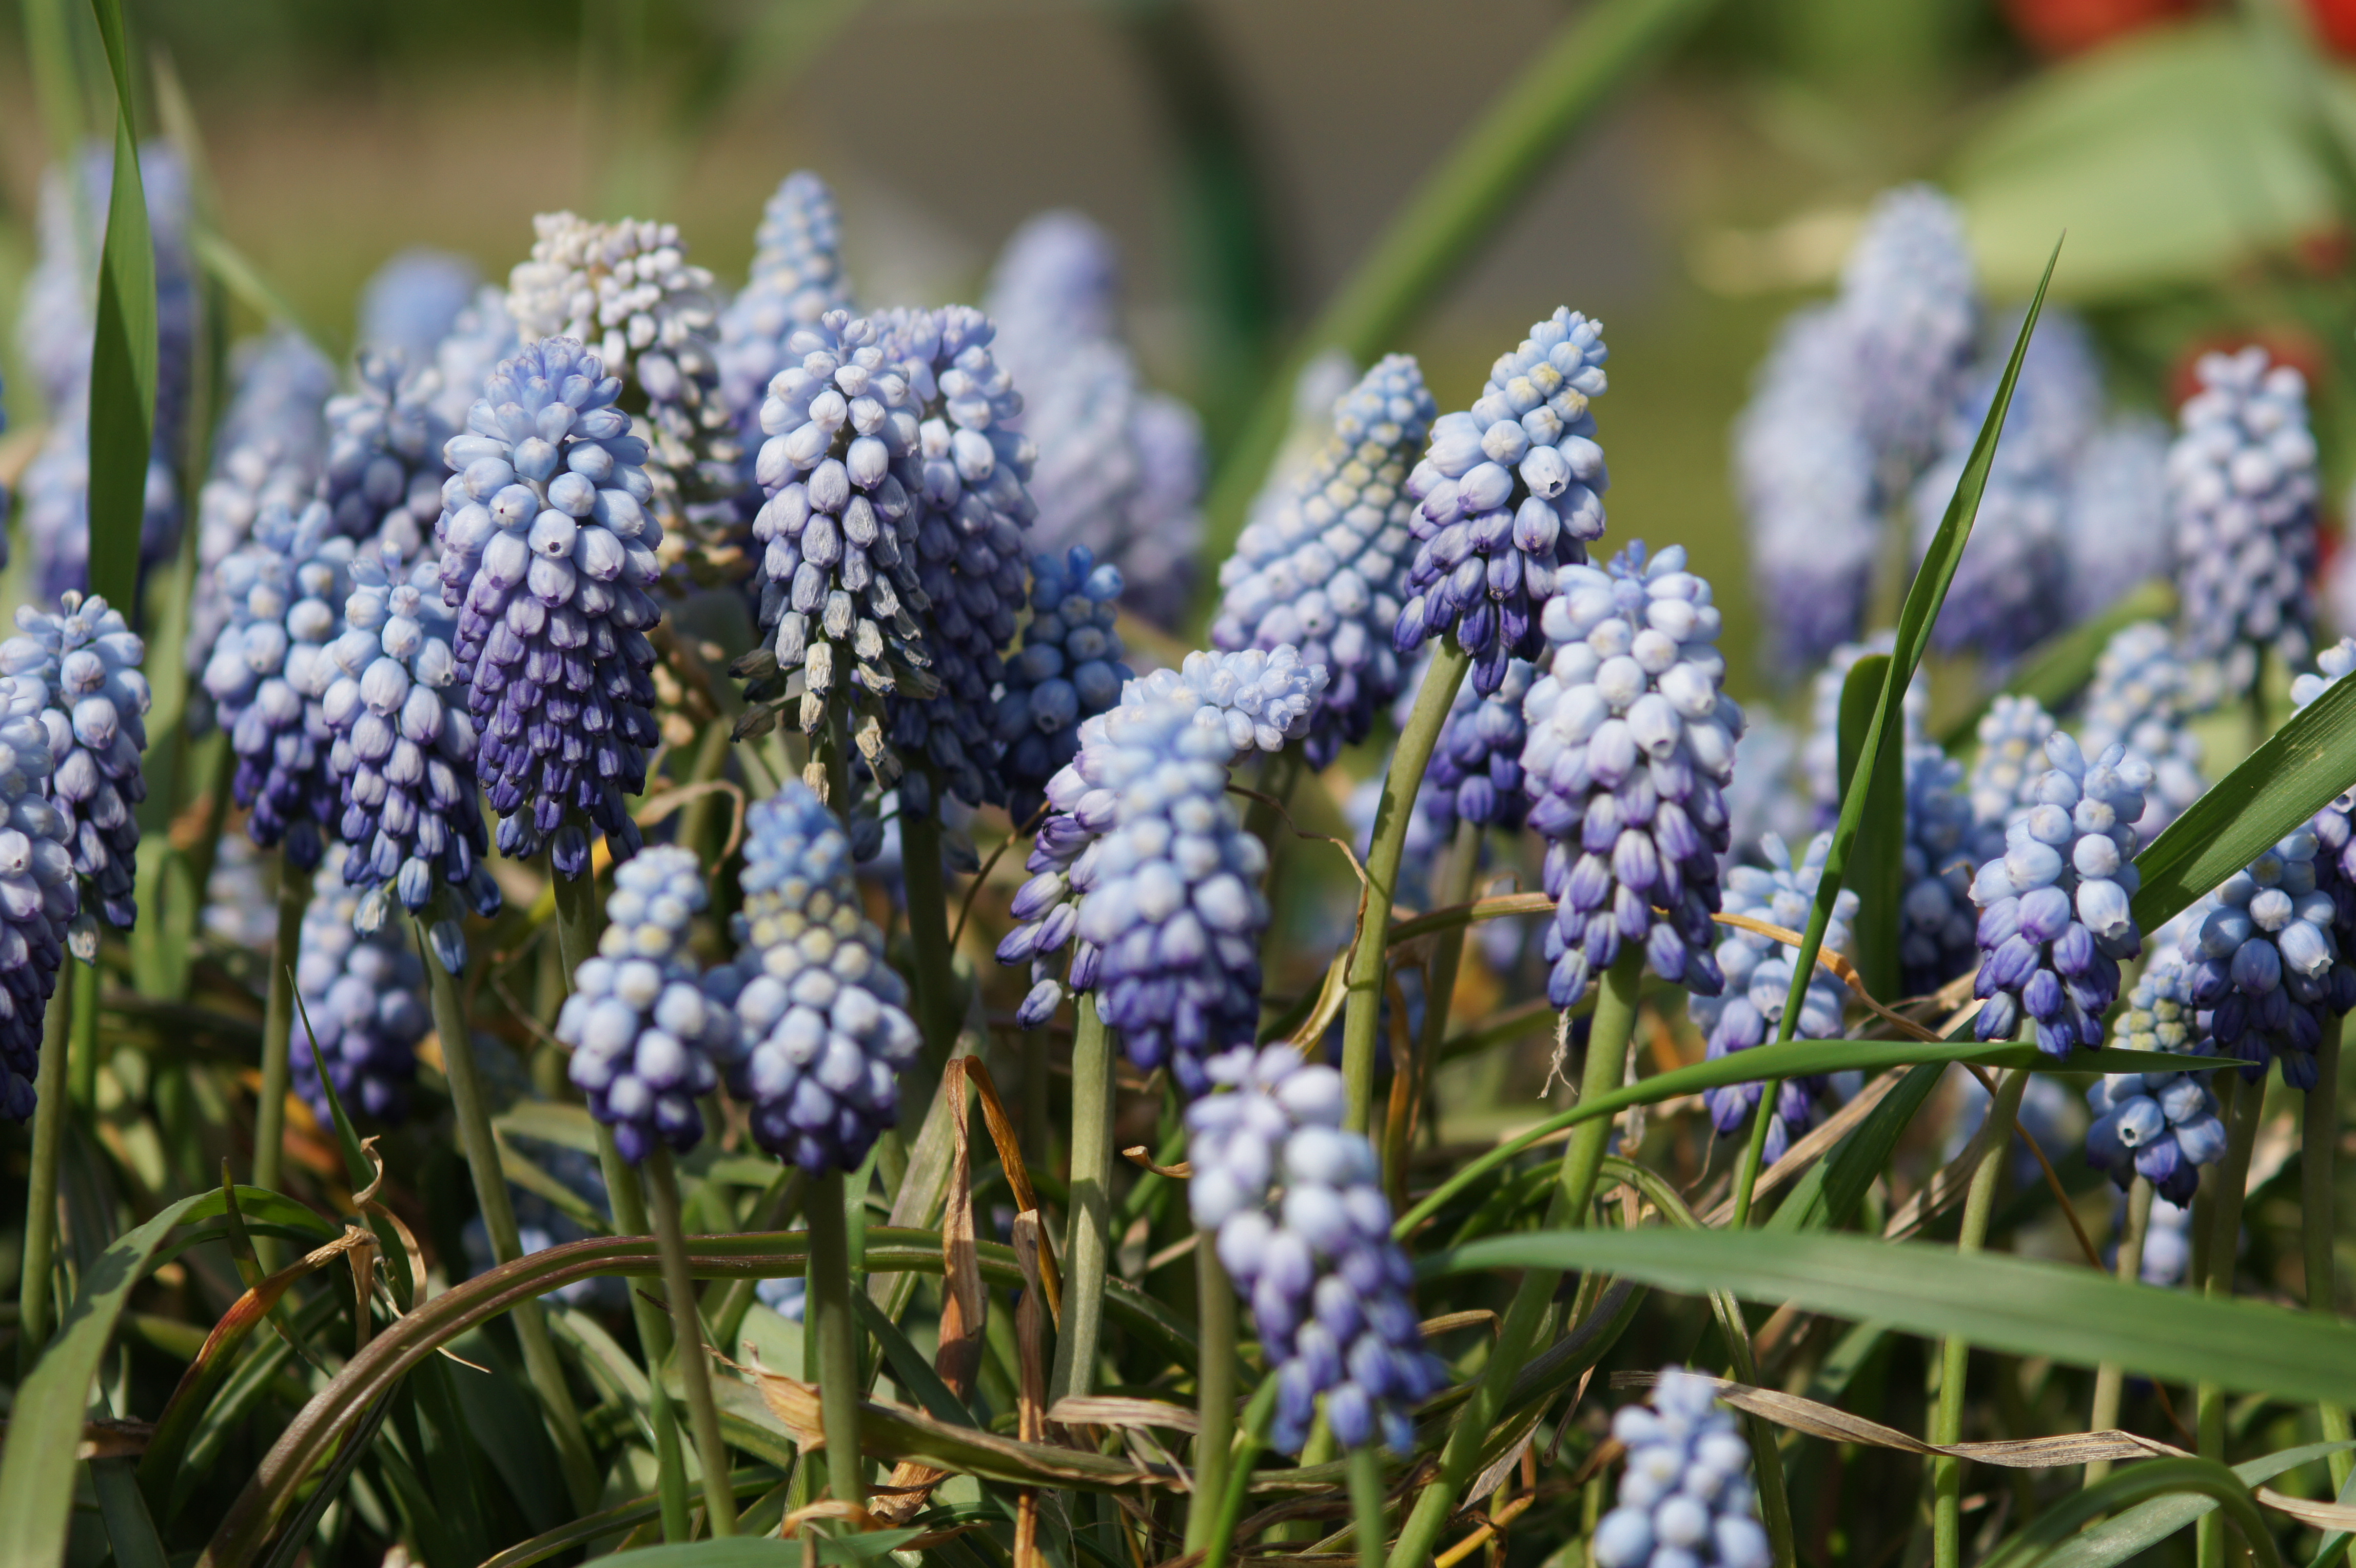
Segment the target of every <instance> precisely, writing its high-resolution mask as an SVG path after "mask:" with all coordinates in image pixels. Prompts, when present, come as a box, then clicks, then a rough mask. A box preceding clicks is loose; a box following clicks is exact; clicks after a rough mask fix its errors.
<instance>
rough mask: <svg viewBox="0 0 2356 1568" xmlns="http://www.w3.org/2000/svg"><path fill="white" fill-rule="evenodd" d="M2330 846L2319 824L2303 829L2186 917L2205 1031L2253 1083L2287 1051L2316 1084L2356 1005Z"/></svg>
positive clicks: (2285, 1066) (2287, 1073)
mask: <svg viewBox="0 0 2356 1568" xmlns="http://www.w3.org/2000/svg"><path fill="white" fill-rule="evenodd" d="M2320 849H2321V844H2320V843H2319V840H2318V838H2317V835H2316V833H2315V831H2314V830H2313V829H2312V828H2308V827H2302V828H2299V829H2297V830H2296V831H2295V832H2291V833H2289V834H2288V835H2286V837H2285V838H2284V839H2283V840H2282V841H2281V842H2280V843H2276V845H2275V847H2274V848H2272V849H2270V850H2268V851H2267V852H2266V853H2265V854H2262V855H2260V856H2258V858H2257V859H2255V860H2254V861H2252V862H2251V863H2250V864H2249V865H2248V867H2247V868H2246V869H2244V870H2242V871H2237V872H2235V873H2234V874H2233V875H2231V876H2229V877H2227V878H2226V879H2225V883H2224V886H2222V887H2220V888H2218V889H2217V890H2216V891H2215V892H2214V893H2211V894H2210V895H2209V896H2208V897H2205V898H2203V899H2202V900H2201V902H2200V903H2199V904H2197V905H2195V906H2193V908H2192V910H2191V911H2190V915H2189V917H2188V918H2186V919H2185V921H2184V930H2183V936H2182V939H2181V940H2180V941H2179V951H2180V952H2181V953H2182V955H2183V959H2184V964H2185V989H2186V992H2187V993H2188V995H2189V996H2190V999H2191V1002H2192V1004H2193V1005H2194V1006H2195V1007H2197V1008H2198V1009H2200V1014H2199V1021H2200V1027H2201V1034H2202V1036H2204V1038H2205V1039H2206V1041H2207V1043H2208V1044H2210V1045H2211V1046H2212V1047H2214V1048H2215V1049H2216V1051H2217V1052H2218V1053H2219V1054H2220V1055H2222V1056H2229V1057H2237V1058H2240V1059H2241V1061H2242V1063H2243V1067H2242V1076H2243V1077H2244V1079H2248V1080H2249V1081H2251V1082H2253V1083H2254V1082H2257V1081H2258V1080H2260V1079H2263V1078H2265V1071H2266V1064H2267V1063H2268V1062H2270V1061H2279V1062H2281V1064H2282V1074H2283V1081H2284V1082H2285V1083H2287V1084H2289V1085H2290V1086H2291V1087H2292V1088H2294V1089H2301V1090H2306V1089H2313V1088H2314V1087H2315V1081H2316V1071H2317V1069H2316V1062H2315V1047H2317V1046H2318V1045H2319V1044H2320V1043H2321V1041H2322V1039H2323V1032H2324V1030H2325V1029H2327V1028H2329V1027H2331V1026H2333V1024H2334V1020H2335V1019H2336V1018H2337V1017H2338V1016H2339V1015H2340V1014H2343V1013H2346V1012H2348V1011H2349V1010H2350V1009H2351V1008H2356V968H2351V966H2350V965H2349V964H2348V962H2347V961H2345V960H2344V959H2342V958H2341V956H2340V944H2339V940H2338V938H2337V936H2336V935H2335V933H2334V931H2333V926H2334V923H2335V917H2336V916H2337V913H2338V908H2337V905H2336V903H2335V901H2334V899H2333V897H2332V892H2331V889H2330V888H2329V887H2327V886H2319V885H2318V884H2319V878H2320V875H2325V874H2329V873H2331V872H2333V871H2335V870H2336V867H2333V866H2332V865H2330V863H2329V861H2328V860H2326V859H2323V858H2321V857H2320V855H2319V851H2320Z"/></svg>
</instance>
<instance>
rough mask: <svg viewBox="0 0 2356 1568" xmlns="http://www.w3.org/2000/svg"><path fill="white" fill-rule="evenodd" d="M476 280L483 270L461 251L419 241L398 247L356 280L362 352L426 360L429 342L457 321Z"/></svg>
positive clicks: (431, 349)
mask: <svg viewBox="0 0 2356 1568" xmlns="http://www.w3.org/2000/svg"><path fill="white" fill-rule="evenodd" d="M482 282H483V274H481V273H480V272H478V271H477V270H476V267H475V263H472V262H470V261H468V260H467V259H466V257H464V256H460V255H454V254H452V253H451V252H448V251H436V250H434V249H432V248H430V247H428V246H424V245H412V246H411V247H410V248H409V249H407V250H405V251H402V252H400V253H399V254H397V255H395V256H393V257H392V258H391V259H390V260H388V261H387V262H386V263H384V265H382V266H380V267H379V268H377V270H376V271H375V272H374V273H371V274H369V280H368V282H367V283H366V284H364V285H361V288H360V318H359V328H360V331H359V342H360V345H361V348H362V350H363V352H364V353H365V351H367V350H369V349H374V350H375V351H377V352H378V353H380V354H391V355H397V356H399V357H400V358H401V359H402V360H403V361H404V362H406V363H408V364H411V365H430V364H432V363H433V362H434V345H436V344H438V343H440V342H441V341H442V339H443V338H446V337H448V336H449V335H450V331H451V329H452V328H455V326H457V324H458V317H459V315H460V313H462V312H463V311H465V310H466V307H467V306H470V305H472V304H473V303H474V302H475V291H476V290H477V288H479V287H481V286H482Z"/></svg>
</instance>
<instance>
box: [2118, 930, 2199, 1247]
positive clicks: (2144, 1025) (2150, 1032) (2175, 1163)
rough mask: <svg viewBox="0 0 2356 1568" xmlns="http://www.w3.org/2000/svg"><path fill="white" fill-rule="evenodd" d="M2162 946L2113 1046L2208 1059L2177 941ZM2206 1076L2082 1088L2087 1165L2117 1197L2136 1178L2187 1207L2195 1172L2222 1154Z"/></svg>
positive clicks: (2123, 1076) (2145, 1077)
mask: <svg viewBox="0 0 2356 1568" xmlns="http://www.w3.org/2000/svg"><path fill="white" fill-rule="evenodd" d="M2160 935H2161V941H2160V945H2159V946H2158V950H2157V951H2155V952H2154V953H2153V954H2152V960H2151V962H2150V964H2149V965H2147V967H2146V968H2145V970H2144V972H2143V974H2142V976H2141V977H2140V978H2139V979H2137V980H2136V983H2135V989H2134V990H2133V991H2131V992H2129V993H2128V994H2127V1004H2126V1007H2125V1008H2123V1009H2121V1010H2120V1013H2119V1017H2118V1023H2117V1024H2116V1026H2115V1029H2114V1034H2113V1042H2114V1044H2115V1045H2116V1046H2117V1047H2118V1048H2119V1049H2121V1050H2126V1051H2170V1052H2177V1053H2181V1054H2191V1055H2196V1056H2201V1055H2206V1054H2208V1053H2207V1050H2206V1048H2205V1043H2204V1042H2202V1041H2201V1039H2200V1038H2199V1037H2198V1032H2197V1028H2196V1024H2195V1020H2194V1009H2193V1005H2192V987H2191V983H2190V980H2191V977H2190V974H2189V973H2188V972H2187V970H2186V967H2185V963H2184V960H2183V957H2182V955H2181V953H2180V952H2179V950H2178V949H2177V946H2176V944H2175V943H2173V942H2170V941H2169V940H2167V938H2168V933H2167V932H2165V931H2163V932H2162V933H2161V934H2160ZM2208 1080H2209V1074H2208V1073H2206V1072H2146V1073H2132V1072H2128V1073H2111V1074H2108V1075H2107V1076H2105V1077H2104V1078H2102V1079H2097V1080H2096V1081H2095V1083H2094V1087H2093V1088H2091V1089H2089V1090H2086V1104H2087V1106H2088V1107H2089V1108H2090V1109H2091V1110H2092V1111H2093V1112H2094V1124H2093V1125H2092V1126H2090V1127H2088V1128H2087V1129H2086V1163H2087V1164H2089V1165H2094V1167H2095V1168H2097V1169H2098V1170H2103V1171H2106V1172H2108V1173H2109V1175H2110V1177H2111V1180H2112V1181H2113V1182H2115V1183H2116V1184H2117V1186H2118V1187H2119V1188H2120V1190H2121V1191H2125V1190H2126V1187H2128V1186H2129V1185H2130V1184H2131V1183H2132V1182H2133V1181H2134V1180H2135V1178H2136V1177H2137V1176H2141V1177H2143V1178H2144V1179H2145V1180H2147V1181H2148V1182H2150V1183H2151V1185H2152V1187H2153V1189H2154V1190H2155V1191H2157V1192H2158V1194H2159V1196H2160V1197H2164V1198H2166V1199H2168V1200H2169V1202H2170V1203H2178V1204H2182V1203H2190V1201H2191V1200H2192V1193H2193V1189H2194V1188H2196V1187H2199V1186H2200V1185H2201V1166H2202V1165H2214V1164H2216V1162H2217V1161H2218V1160H2219V1159H2220V1158H2222V1156H2223V1155H2224V1153H2225V1123H2224V1122H2223V1121H2222V1119H2221V1118H2220V1117H2219V1116H2218V1114H2217V1099H2216V1096H2214V1095H2212V1094H2211V1093H2210V1092H2209V1081H2208Z"/></svg>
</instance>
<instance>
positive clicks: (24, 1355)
mask: <svg viewBox="0 0 2356 1568" xmlns="http://www.w3.org/2000/svg"><path fill="white" fill-rule="evenodd" d="M67 962H69V963H71V962H72V960H71V959H68V960H67ZM72 1012H73V1004H72V1001H71V1000H70V997H69V995H68V993H67V991H66V988H65V987H64V986H63V985H59V987H58V988H57V989H56V990H55V991H53V992H51V993H49V1010H48V1014H47V1015H45V1016H44V1017H43V1018H42V1020H41V1065H40V1068H39V1069H38V1070H37V1072H35V1074H34V1075H33V1093H34V1095H35V1096H36V1102H35V1104H34V1106H33V1149H32V1169H31V1171H30V1172H29V1173H28V1176H29V1190H28V1191H27V1193H26V1195H25V1259H24V1262H23V1263H22V1265H21V1266H20V1273H19V1274H18V1276H17V1278H18V1283H17V1287H16V1310H17V1313H18V1315H19V1316H18V1317H17V1320H16V1380H17V1381H18V1382H19V1383H22V1382H23V1381H24V1380H25V1375H26V1374H27V1373H28V1372H30V1371H31V1370H32V1369H33V1363H34V1362H36V1361H37V1360H39V1359H41V1348H42V1347H43V1346H44V1345H47V1344H48V1342H49V1327H50V1323H49V1313H50V1306H51V1303H52V1301H53V1300H54V1298H55V1292H54V1290H53V1289H52V1287H51V1285H50V1283H49V1271H50V1270H51V1268H52V1267H54V1266H55V1264H56V1262H57V1251H58V1155H59V1152H60V1151H61V1150H62V1149H63V1148H64V1147H65V1135H66V1120H67V1118H68V1117H70V1116H71V1115H72V1114H73V1105H72V1102H71V1101H70V1100H69V1099H68V1098H67V1097H66V1049H67V1047H66V1038H67V1035H68V1032H69V1023H68V1019H69V1017H70V1015H71V1014H72Z"/></svg>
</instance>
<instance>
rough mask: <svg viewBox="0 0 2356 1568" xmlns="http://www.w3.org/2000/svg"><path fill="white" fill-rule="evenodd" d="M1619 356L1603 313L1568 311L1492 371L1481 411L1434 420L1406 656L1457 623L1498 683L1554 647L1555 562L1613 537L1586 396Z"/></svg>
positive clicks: (1489, 687) (1464, 645)
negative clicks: (1550, 614)
mask: <svg viewBox="0 0 2356 1568" xmlns="http://www.w3.org/2000/svg"><path fill="white" fill-rule="evenodd" d="M1610 357H1611V350H1610V349H1609V348H1608V347H1606V346H1605V344H1604V341H1603V326H1602V323H1601V322H1597V321H1590V320H1589V319H1588V318H1587V317H1584V316H1582V315H1580V313H1579V312H1577V311H1574V310H1566V309H1559V308H1558V309H1557V310H1556V311H1555V313H1554V315H1553V316H1552V317H1549V318H1547V320H1544V321H1541V322H1539V323H1537V325H1536V326H1534V327H1532V328H1530V335H1529V336H1528V337H1527V338H1524V339H1523V340H1522V343H1521V346H1520V347H1519V348H1517V349H1515V350H1514V351H1513V352H1512V353H1509V354H1505V355H1501V356H1500V357H1499V358H1498V360H1497V362H1496V363H1495V364H1494V365H1493V366H1491V367H1490V370H1489V380H1488V382H1487V383H1486V384H1485V385H1484V386H1483V388H1482V389H1481V395H1480V396H1479V397H1478V398H1476V399H1475V400H1473V403H1472V409H1471V411H1470V412H1468V413H1450V414H1443V415H1441V416H1440V420H1439V421H1438V422H1437V423H1435V424H1433V425H1432V427H1431V446H1430V449H1429V450H1428V451H1427V452H1426V453H1425V454H1424V458H1423V461H1422V462H1420V463H1418V464H1417V465H1416V466H1415V469H1414V471H1413V472H1412V473H1410V474H1409V475H1408V480H1407V491H1408V495H1409V496H1410V497H1412V498H1414V499H1415V500H1416V501H1417V502H1418V503H1419V504H1418V506H1417V509H1416V511H1415V513H1414V517H1413V521H1412V524H1411V527H1412V530H1413V532H1414V534H1415V537H1416V540H1417V548H1416V551H1415V555H1414V558H1413V560H1412V561H1411V562H1410V564H1409V565H1408V578H1407V587H1408V593H1409V594H1410V595H1412V597H1410V598H1409V599H1408V602H1407V607H1405V608H1404V609H1402V610H1401V611H1400V612H1399V618H1398V626H1397V627H1396V628H1394V630H1393V633H1392V640H1393V642H1394V644H1395V646H1397V648H1398V650H1399V651H1400V652H1401V653H1408V652H1412V651H1413V650H1415V649H1417V648H1418V647H1420V646H1421V645H1422V644H1423V643H1425V642H1428V641H1430V639H1433V638H1435V637H1441V636H1445V635H1447V634H1448V633H1450V632H1451V631H1452V632H1453V633H1454V634H1455V637H1456V642H1457V646H1458V647H1459V648H1461V649H1462V650H1464V651H1465V652H1466V653H1467V654H1469V655H1471V656H1472V660H1473V663H1472V683H1473V685H1474V686H1475V687H1476V688H1477V689H1479V690H1480V691H1482V692H1483V693H1487V692H1494V691H1495V690H1496V689H1497V687H1498V686H1499V685H1500V684H1502V683H1503V682H1504V681H1505V669H1506V666H1507V665H1508V664H1509V663H1510V662H1511V661H1512V660H1515V659H1529V660H1536V659H1537V658H1538V657H1539V655H1541V654H1542V653H1544V652H1545V651H1546V647H1547V638H1546V634H1545V633H1544V632H1542V631H1541V630H1540V629H1539V627H1538V617H1539V612H1540V609H1541V607H1543V606H1545V605H1546V603H1547V600H1548V598H1549V597H1550V596H1552V595H1553V593H1554V592H1555V583H1556V575H1557V574H1558V572H1559V571H1560V570H1561V569H1562V568H1564V567H1567V566H1571V565H1576V564H1581V563H1583V562H1585V561H1586V560H1587V547H1588V546H1589V545H1590V544H1592V543H1593V542H1595V541H1597V540H1598V539H1601V538H1602V537H1603V500H1602V496H1603V492H1604V490H1605V489H1608V488H1609V487H1610V485H1611V483H1612V477H1611V475H1610V474H1608V473H1607V472H1605V470H1604V466H1603V448H1602V447H1601V446H1598V445H1597V444H1596V440H1595V415H1594V413H1593V412H1592V411H1591V410H1590V408H1589V406H1588V404H1589V403H1590V400H1592V399H1594V398H1598V397H1601V396H1602V395H1603V392H1604V388H1605V385H1606V381H1605V377H1604V373H1603V362H1604V360H1607V359H1609V358H1610Z"/></svg>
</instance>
